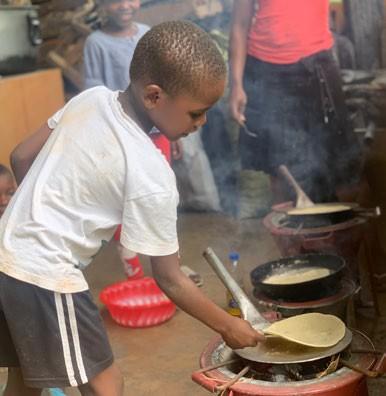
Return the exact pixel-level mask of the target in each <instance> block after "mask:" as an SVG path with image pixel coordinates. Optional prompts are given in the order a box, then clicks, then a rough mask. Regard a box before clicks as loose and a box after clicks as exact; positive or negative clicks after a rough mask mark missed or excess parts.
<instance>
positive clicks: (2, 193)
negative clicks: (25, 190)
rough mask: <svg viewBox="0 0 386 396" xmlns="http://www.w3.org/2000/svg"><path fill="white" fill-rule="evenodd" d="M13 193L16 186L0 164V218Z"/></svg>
mask: <svg viewBox="0 0 386 396" xmlns="http://www.w3.org/2000/svg"><path fill="white" fill-rule="evenodd" d="M15 191H16V184H15V179H14V178H13V175H12V173H11V171H10V170H9V169H8V168H7V167H6V166H4V165H2V164H0V218H1V216H2V215H3V213H4V211H5V208H6V207H7V205H8V204H9V201H10V200H11V198H12V195H13V194H14V193H15Z"/></svg>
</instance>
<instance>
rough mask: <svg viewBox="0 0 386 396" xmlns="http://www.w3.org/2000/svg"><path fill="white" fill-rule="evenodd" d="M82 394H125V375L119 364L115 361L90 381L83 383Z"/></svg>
mask: <svg viewBox="0 0 386 396" xmlns="http://www.w3.org/2000/svg"><path fill="white" fill-rule="evenodd" d="M79 391H80V393H81V394H82V396H123V377H122V374H121V372H120V371H119V369H118V367H117V365H116V364H115V363H113V364H112V365H111V366H110V367H108V368H107V369H106V370H104V371H102V372H101V373H99V374H98V375H96V376H95V377H94V378H92V379H91V380H90V382H89V383H87V384H85V385H81V386H80V387H79Z"/></svg>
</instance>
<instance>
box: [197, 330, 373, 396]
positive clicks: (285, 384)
mask: <svg viewBox="0 0 386 396" xmlns="http://www.w3.org/2000/svg"><path fill="white" fill-rule="evenodd" d="M353 344H360V345H361V348H365V349H371V348H373V345H372V343H371V341H370V340H368V339H367V337H365V336H364V335H361V334H360V333H357V334H356V335H355V336H354V339H353V343H352V345H353ZM234 358H235V354H234V353H233V352H232V350H231V349H230V348H228V347H227V346H226V345H225V344H224V342H223V341H222V340H221V339H219V338H216V339H214V340H212V341H211V342H210V343H209V344H208V345H207V346H206V348H205V350H204V351H203V352H202V355H201V358H200V366H201V367H202V368H203V367H209V366H212V365H218V364H221V362H224V361H228V360H229V359H234ZM345 358H346V357H345ZM236 360H237V359H236ZM349 361H350V363H351V364H353V365H355V366H356V367H358V368H360V369H364V370H366V369H370V368H371V367H372V366H373V365H374V363H375V359H374V357H373V355H372V354H370V353H369V354H367V353H364V354H351V355H350V357H349ZM245 364H248V362H247V361H243V362H242V365H245ZM237 372H238V368H236V370H234V369H233V366H232V364H230V365H227V366H224V367H220V368H215V369H212V370H209V371H205V372H202V370H201V371H197V372H195V373H193V374H192V379H193V380H194V381H195V382H196V383H198V384H199V385H201V386H202V387H204V388H205V389H207V390H208V391H210V392H212V393H214V392H219V391H220V390H221V386H223V385H224V384H225V383H228V382H229V381H230V380H231V379H232V378H234V377H235V376H236V373H237ZM223 394H224V395H229V396H252V395H255V396H368V390H367V384H366V377H365V375H364V374H362V373H359V372H357V371H353V370H352V369H349V368H347V367H343V366H340V367H338V369H337V370H336V371H335V372H333V373H331V374H328V375H326V376H324V377H322V378H312V379H306V380H299V381H296V380H295V381H287V380H283V379H281V378H280V377H277V376H276V377H274V379H273V380H258V379H254V378H253V376H252V377H248V376H245V377H242V378H241V379H240V380H239V381H238V382H236V383H235V384H233V385H232V386H230V387H229V388H228V389H227V390H226V391H224V393H223Z"/></svg>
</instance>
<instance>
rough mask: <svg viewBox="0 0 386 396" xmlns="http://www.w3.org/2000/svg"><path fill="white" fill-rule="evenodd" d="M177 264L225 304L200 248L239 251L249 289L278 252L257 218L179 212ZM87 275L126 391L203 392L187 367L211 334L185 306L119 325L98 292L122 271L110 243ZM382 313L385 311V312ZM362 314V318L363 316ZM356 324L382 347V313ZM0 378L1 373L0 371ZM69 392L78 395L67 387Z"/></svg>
mask: <svg viewBox="0 0 386 396" xmlns="http://www.w3.org/2000/svg"><path fill="white" fill-rule="evenodd" d="M179 228H180V247H181V255H182V264H184V265H188V266H190V267H191V268H193V269H195V270H196V271H197V272H199V273H200V274H201V275H202V277H203V279H204V286H203V287H202V289H203V292H204V293H206V294H207V295H208V296H209V297H210V298H211V299H212V300H213V301H215V302H216V303H217V304H219V305H220V306H222V307H225V289H224V287H223V285H222V284H221V283H220V281H219V280H218V278H217V277H216V275H215V274H214V272H213V271H212V270H211V268H210V267H209V265H208V264H207V263H206V262H205V261H204V259H203V258H202V255H201V253H202V251H203V250H204V249H205V248H206V247H208V246H211V247H212V248H213V249H214V250H215V252H216V253H217V254H218V255H219V256H220V258H222V259H223V260H224V261H225V260H226V257H227V253H228V252H229V251H231V250H236V251H238V252H240V255H241V260H240V262H241V263H242V265H243V266H244V268H245V271H244V278H245V282H244V283H245V285H246V286H247V287H248V290H249V292H250V291H251V286H250V281H249V272H250V270H251V269H253V268H254V267H255V266H257V265H259V264H261V263H263V262H266V261H269V260H270V259H274V258H276V257H278V256H279V253H278V251H277V248H276V246H275V244H274V242H273V240H272V239H271V237H270V235H269V234H268V233H267V232H266V231H265V230H264V227H262V225H261V222H260V221H259V220H244V221H242V222H236V221H235V220H232V219H230V218H227V217H225V216H222V215H214V214H213V215H212V214H211V215H209V214H182V215H180V221H179ZM143 264H144V267H145V272H146V274H147V275H151V272H150V267H149V263H148V261H147V260H146V259H143ZM86 276H87V278H88V281H89V284H90V287H91V290H92V293H93V295H94V296H95V299H96V301H97V302H98V305H99V306H100V307H101V310H102V316H103V318H104V320H105V323H106V327H107V330H108V333H109V337H110V340H111V343H112V347H113V350H114V354H115V357H116V360H117V363H118V365H119V367H120V369H121V370H122V372H123V375H124V377H125V393H124V394H125V396H126V395H127V396H130V395H136V396H147V395H155V394H160V393H165V394H167V395H168V396H182V395H195V396H206V395H208V392H207V391H205V390H204V389H203V388H201V387H200V386H198V385H196V384H195V383H193V382H192V381H191V379H190V376H191V373H192V372H193V371H195V370H197V369H198V368H199V366H198V359H199V356H200V353H201V352H202V350H203V348H204V347H205V345H206V344H207V343H208V341H209V340H210V339H211V338H212V337H213V336H214V335H215V333H214V332H213V331H211V330H210V329H208V328H206V327H205V326H204V325H202V324H200V323H199V322H197V321H196V320H193V319H192V318H190V317H189V316H188V315H186V314H185V313H184V312H181V311H177V313H176V315H175V316H174V317H173V318H172V319H171V320H170V321H169V322H167V323H165V324H162V325H160V326H156V327H153V328H148V329H135V330H133V329H129V328H124V327H121V326H118V325H117V324H115V323H114V322H113V321H112V319H111V318H110V316H109V314H108V312H107V311H106V310H105V308H104V307H103V306H102V305H101V304H100V303H99V301H98V295H99V292H100V291H101V290H102V289H103V288H104V287H105V286H107V285H109V284H111V283H113V282H116V281H119V280H122V279H123V271H122V268H121V265H120V263H119V259H118V255H117V252H116V248H115V246H113V244H109V245H107V246H106V247H105V248H104V249H103V250H102V251H101V253H100V254H99V255H98V257H97V258H96V259H95V262H94V263H93V264H92V265H91V266H90V267H89V268H88V270H87V273H86ZM385 313H386V312H385ZM366 317H367V319H366ZM362 319H363V320H360V323H361V328H364V327H367V330H368V332H369V333H372V334H373V335H374V339H375V340H376V341H377V346H378V347H379V348H382V347H383V349H386V331H385V328H386V327H385V326H386V320H383V319H381V320H380V321H379V323H378V325H377V326H376V329H375V330H374V326H372V325H373V324H374V321H373V318H372V316H371V311H368V310H367V311H365V312H364V313H363V316H362ZM1 379H3V380H4V375H3V376H2V377H1V376H0V383H1ZM385 385H386V381H385V380H383V379H377V380H373V381H371V382H370V396H381V395H382V396H383V395H384V387H385ZM66 394H67V395H68V396H75V395H79V393H78V392H77V391H75V390H70V389H68V390H66Z"/></svg>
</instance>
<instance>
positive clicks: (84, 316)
mask: <svg viewBox="0 0 386 396" xmlns="http://www.w3.org/2000/svg"><path fill="white" fill-rule="evenodd" d="M130 77H131V84H130V86H129V87H128V89H127V90H126V91H125V92H118V91H117V92H112V91H110V90H108V89H107V88H104V87H97V88H92V89H90V90H87V91H84V92H83V93H81V94H80V95H78V96H77V97H75V98H73V99H72V100H71V101H70V102H69V103H67V105H66V106H65V107H64V108H63V109H62V110H60V111H59V112H58V113H56V114H55V115H54V116H53V117H52V118H50V119H49V121H48V124H47V125H45V126H43V127H42V128H41V129H40V130H39V131H38V132H36V133H35V135H33V136H32V137H31V138H29V139H28V140H27V141H26V142H25V143H22V144H21V146H20V147H19V149H18V150H17V151H16V153H18V154H17V155H16V154H15V155H14V156H13V158H12V165H13V169H14V172H15V174H16V179H17V181H21V180H22V179H23V176H24V173H25V172H26V171H27V168H28V166H29V162H28V158H30V157H31V153H37V152H39V154H38V155H37V156H36V158H35V160H34V161H33V164H32V166H31V167H30V169H29V171H28V173H27V175H26V177H25V178H24V180H23V181H22V183H21V185H20V187H19V189H18V190H17V192H16V194H15V196H14V198H13V199H12V200H11V202H10V204H9V206H8V208H7V209H6V211H5V213H4V215H3V217H2V219H1V222H0V363H1V365H2V366H7V367H10V366H14V367H20V369H21V370H19V371H18V370H16V371H15V370H13V371H12V373H15V372H16V373H17V374H13V375H12V376H11V377H10V378H9V384H8V385H9V386H8V387H7V389H6V391H5V396H10V395H12V396H18V395H23V396H30V395H39V394H40V392H41V388H44V387H64V386H77V387H79V390H80V391H81V393H82V395H90V394H93V395H98V396H99V395H103V396H121V395H122V394H123V380H122V377H121V374H120V373H119V370H118V368H117V367H116V364H115V363H114V361H113V356H112V352H111V348H110V346H109V342H108V339H107V335H106V332H105V329H104V327H103V323H102V320H101V318H100V316H99V312H98V309H97V307H96V306H95V304H94V303H93V301H92V298H91V295H90V292H89V290H88V285H87V283H86V281H85V279H84V277H83V275H82V269H83V268H84V267H85V266H87V265H88V263H89V262H90V261H91V259H92V257H93V256H94V255H95V254H96V253H97V251H98V250H99V248H100V246H101V243H102V241H104V240H109V239H111V237H112V235H113V233H114V229H115V228H116V226H117V225H118V224H120V223H121V224H122V232H121V243H122V245H123V246H124V247H125V248H127V249H129V250H132V251H135V252H139V253H142V254H145V255H148V256H150V257H151V263H152V270H153V275H154V277H155V278H156V280H157V282H158V284H159V286H160V287H161V288H162V290H163V291H164V292H165V293H166V294H167V295H168V296H169V297H170V298H171V299H172V300H173V301H174V302H175V303H176V304H177V305H178V306H179V307H180V308H182V309H183V310H185V311H186V312H187V313H189V314H190V315H192V316H194V317H195V318H197V319H198V320H200V321H202V322H203V323H205V324H206V325H208V326H209V327H211V328H212V329H214V330H215V331H217V332H218V333H220V334H221V335H222V337H223V338H224V340H225V341H226V342H227V344H228V345H229V346H231V347H233V348H241V347H245V346H252V345H256V344H257V342H258V341H260V340H263V339H264V336H263V335H262V334H260V333H259V332H257V331H255V330H254V329H253V328H252V327H251V326H250V324H249V323H248V322H246V321H244V320H242V319H239V318H236V317H232V316H230V315H228V314H227V313H226V312H225V311H224V310H222V309H221V308H219V307H218V306H216V305H215V304H214V303H213V302H212V301H210V300H209V299H208V298H207V297H206V296H205V295H204V294H202V292H201V291H200V290H199V289H198V288H197V287H196V286H195V285H194V283H193V282H192V281H191V280H190V279H189V278H188V277H187V276H185V275H184V274H183V273H182V272H181V270H180V267H179V260H178V240H177V231H176V219H177V210H176V209H177V204H178V193H177V189H176V183H175V177H174V174H173V171H172V170H171V168H170V166H169V164H168V163H167V161H166V159H165V158H164V156H163V155H162V154H161V153H160V152H159V150H157V148H156V147H155V146H154V144H153V143H152V142H151V140H150V138H149V136H148V133H149V132H150V130H151V129H152V128H153V127H156V128H158V129H159V130H160V131H161V132H162V133H163V134H164V135H165V136H167V137H168V138H169V139H170V140H176V139H178V138H180V137H182V136H186V135H188V134H189V133H192V132H194V131H195V130H197V129H198V128H199V127H200V126H202V125H203V124H204V123H205V121H206V111H207V110H208V109H209V108H210V107H211V106H212V105H213V104H214V103H215V102H216V101H217V100H218V99H219V97H220V96H221V95H222V94H223V90H224V87H225V81H226V66H225V64H224V62H223V59H222V57H221V55H220V53H219V52H218V50H217V48H216V46H215V45H214V43H213V42H212V41H211V39H210V37H209V36H208V35H207V34H206V33H205V32H203V31H202V30H201V29H199V28H198V27H196V26H195V25H193V24H191V23H189V22H182V21H179V22H178V21H176V22H165V23H163V24H160V25H157V26H155V27H153V28H152V29H151V30H150V31H149V32H147V33H146V34H145V35H144V36H143V37H142V39H141V40H140V41H139V43H138V46H137V48H136V50H135V53H134V57H133V61H132V63H131V67H130ZM47 138H48V139H47ZM46 139H47V141H46ZM45 141H46V142H45ZM44 142H45V144H44V145H43V143H44ZM42 145H43V147H42ZM40 149H41V150H40Z"/></svg>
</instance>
